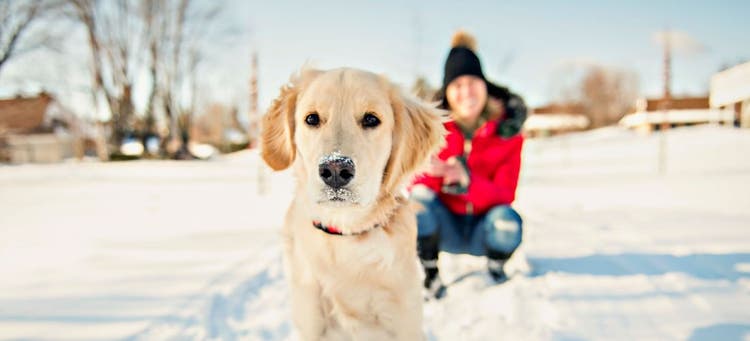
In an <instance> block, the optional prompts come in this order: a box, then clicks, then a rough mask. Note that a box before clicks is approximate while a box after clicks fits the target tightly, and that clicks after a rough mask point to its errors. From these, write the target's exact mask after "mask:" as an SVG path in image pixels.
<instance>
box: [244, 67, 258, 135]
mask: <svg viewBox="0 0 750 341" xmlns="http://www.w3.org/2000/svg"><path fill="white" fill-rule="evenodd" d="M248 121H249V126H248V129H247V140H248V142H249V145H248V147H249V148H255V147H257V146H258V142H257V140H258V135H259V134H258V133H259V130H260V129H259V122H260V115H259V113H258V53H257V52H253V54H252V56H251V57H250V108H249V112H248Z"/></svg>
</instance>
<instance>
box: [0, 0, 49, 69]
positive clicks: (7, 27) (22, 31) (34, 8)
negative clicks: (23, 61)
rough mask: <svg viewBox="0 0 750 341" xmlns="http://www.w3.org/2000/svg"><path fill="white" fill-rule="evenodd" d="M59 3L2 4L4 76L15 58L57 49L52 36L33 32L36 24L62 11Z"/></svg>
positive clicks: (4, 0)
mask: <svg viewBox="0 0 750 341" xmlns="http://www.w3.org/2000/svg"><path fill="white" fill-rule="evenodd" d="M60 5H61V3H60V2H59V1H51V0H47V1H43V0H26V1H19V0H0V72H1V71H2V69H3V66H5V65H6V63H7V62H8V61H9V60H11V59H12V58H15V57H18V56H20V55H23V54H24V53H27V52H30V51H33V50H35V49H38V48H41V47H54V42H55V39H53V36H52V35H51V34H49V32H36V34H35V32H32V31H31V26H32V24H33V23H34V22H35V21H37V20H39V19H40V18H41V17H42V16H44V15H45V14H48V13H52V12H53V10H54V9H57V8H58V7H60Z"/></svg>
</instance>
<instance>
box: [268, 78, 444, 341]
mask: <svg viewBox="0 0 750 341" xmlns="http://www.w3.org/2000/svg"><path fill="white" fill-rule="evenodd" d="M262 126H263V132H262V156H263V159H264V160H265V161H266V163H267V164H268V165H269V166H270V167H271V168H273V169H274V170H281V169H285V168H287V167H289V166H290V165H291V166H292V167H293V169H294V174H295V177H296V181H297V184H296V190H295V191H296V196H295V198H294V199H293V201H292V203H291V206H290V207H289V211H288V212H287V215H286V220H285V226H284V229H283V236H284V253H285V255H284V256H285V267H286V273H287V277H288V279H289V281H290V286H291V291H292V296H291V298H292V314H293V321H294V324H295V326H296V328H297V329H298V331H299V334H300V336H301V337H302V339H304V340H340V339H343V340H419V339H422V294H421V285H420V276H421V272H420V270H419V268H418V263H417V261H416V260H417V255H416V218H415V214H414V210H413V208H412V207H411V206H410V205H409V204H408V201H407V200H406V199H405V198H403V197H402V196H401V195H400V188H401V186H402V182H404V181H405V180H406V179H407V178H408V177H409V176H410V174H411V173H412V172H414V171H415V170H416V169H417V167H418V166H420V165H421V164H422V163H423V162H424V161H425V160H426V159H427V158H428V157H429V155H430V154H432V152H434V151H435V149H436V147H438V145H439V144H440V141H442V139H443V134H444V129H443V126H442V122H441V118H440V116H439V113H438V111H437V109H433V108H430V107H428V106H425V105H423V104H421V103H420V102H418V101H416V100H412V99H411V98H407V97H405V96H403V95H402V94H401V92H400V91H399V90H398V89H397V88H396V87H395V86H393V85H392V84H391V83H390V82H389V81H388V80H386V79H385V78H383V77H381V76H378V75H375V74H372V73H369V72H365V71H361V70H355V69H348V68H343V69H335V70H330V71H318V70H310V69H308V70H303V71H301V72H300V74H299V75H297V76H294V77H292V79H291V80H290V83H289V84H288V85H286V86H284V87H283V88H282V89H281V94H280V95H279V97H278V98H277V99H276V100H275V101H274V102H273V104H272V106H271V108H270V109H269V110H268V113H267V114H266V116H265V117H264V119H263V124H262Z"/></svg>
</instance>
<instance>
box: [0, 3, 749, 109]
mask: <svg viewBox="0 0 750 341" xmlns="http://www.w3.org/2000/svg"><path fill="white" fill-rule="evenodd" d="M224 2H225V4H226V5H225V7H224V10H223V11H222V14H221V17H220V20H219V22H218V23H216V24H215V25H216V26H215V27H211V28H210V29H211V30H213V31H217V32H226V31H229V32H233V34H232V37H231V39H216V40H217V41H223V42H221V43H214V44H213V45H214V46H215V47H214V48H213V49H212V52H211V53H210V55H209V56H208V58H207V59H206V61H205V62H204V64H203V65H202V66H201V67H200V69H199V73H200V77H201V79H202V80H204V81H205V82H206V83H205V86H204V87H203V89H202V90H201V92H200V93H199V94H198V95H199V97H201V98H202V99H203V100H204V101H222V102H228V103H229V104H237V105H240V108H241V109H240V111H241V112H246V110H245V108H246V106H247V101H248V100H247V98H248V90H247V89H248V80H249V68H250V55H251V51H253V50H256V51H257V52H258V54H259V57H260V85H261V88H260V101H261V103H260V105H261V108H266V107H267V106H268V104H269V103H270V101H271V100H272V99H273V98H274V97H275V96H276V95H277V94H278V89H279V87H280V86H281V85H282V84H284V83H285V82H286V81H287V79H288V78H289V75H290V74H292V73H293V72H295V71H296V70H298V69H299V68H300V67H301V66H302V65H303V64H305V63H311V64H312V65H313V66H316V67H319V68H335V67H341V66H351V67H358V68H363V69H367V70H370V71H374V72H377V73H383V74H385V75H387V76H388V77H390V78H391V79H392V80H394V81H395V82H397V83H400V84H401V85H403V86H405V87H408V86H410V85H411V84H412V83H413V81H414V79H415V77H416V76H417V75H424V76H426V77H427V79H428V80H429V81H430V82H431V83H432V84H433V85H436V86H439V85H440V81H441V79H442V68H443V63H444V61H445V57H446V55H447V53H448V51H449V49H450V46H449V44H450V37H451V35H452V34H453V32H454V31H455V30H456V29H459V28H463V29H465V30H467V31H469V32H471V33H472V34H474V35H475V36H476V38H477V40H478V43H479V51H478V52H479V55H480V58H481V59H482V62H483V66H484V72H485V74H486V75H487V77H488V78H490V79H491V80H493V81H495V82H497V83H500V84H504V85H507V86H509V87H510V88H512V89H513V90H514V91H516V92H517V93H519V94H521V95H523V96H524V97H525V98H526V99H527V102H529V103H530V104H531V105H533V106H537V105H542V104H545V103H547V102H548V101H549V100H550V98H551V97H552V95H553V94H554V91H553V90H554V87H553V80H554V79H555V77H556V75H558V74H559V73H560V70H563V69H564V68H565V67H566V65H571V64H575V63H599V64H603V65H608V66H613V67H618V68H621V69H627V70H631V71H633V72H635V73H636V75H637V76H638V78H639V81H640V92H641V95H645V96H658V95H660V92H661V89H662V86H663V85H662V81H661V74H662V52H661V49H660V47H659V46H658V45H657V44H656V43H655V42H654V40H653V35H654V33H655V32H657V31H660V30H664V29H665V28H670V29H673V30H677V31H681V32H684V33H686V34H687V35H689V36H690V37H692V38H693V39H694V40H695V41H697V42H699V43H700V44H702V45H703V46H704V47H705V49H704V51H702V52H699V53H683V52H679V51H678V52H677V53H676V56H675V58H674V61H673V82H672V88H673V92H674V93H675V94H678V95H679V94H705V93H707V92H708V88H709V79H710V77H711V75H712V74H714V73H715V72H716V71H717V70H718V69H719V68H720V66H721V65H722V64H735V63H738V62H741V61H747V60H750V44H748V43H747V41H749V40H748V37H747V36H748V35H750V17H748V14H750V1H719V2H714V3H711V2H708V1H640V0H636V1H621V2H615V1H494V2H493V1H473V2H462V3H459V2H458V1H450V2H448V1H340V0H336V1H317V2H301V1H291V0H278V1H246V0H224ZM198 3H199V4H201V5H203V4H206V3H203V2H198ZM207 3H208V2H207ZM211 3H212V2H211ZM69 36H70V37H72V38H71V39H69V40H70V41H69V42H68V44H67V45H68V47H67V49H66V51H67V52H66V53H65V54H64V55H60V54H58V55H54V54H52V55H50V54H49V53H47V54H41V53H40V54H38V55H36V56H32V57H30V58H26V59H25V60H21V59H19V60H17V61H13V62H12V63H10V64H9V65H8V67H7V69H6V70H3V74H2V75H3V78H0V94H2V95H4V96H6V95H12V94H13V93H14V92H18V91H19V90H18V89H22V90H24V89H39V88H47V89H52V90H53V91H54V89H55V88H57V89H62V90H61V91H63V92H65V93H66V94H65V95H64V96H65V97H67V98H69V100H68V103H71V102H72V103H71V104H70V105H71V106H72V107H73V108H78V111H85V110H86V109H80V108H85V107H86V105H77V104H76V103H79V104H80V103H85V102H90V98H91V97H90V95H89V94H88V92H87V90H86V89H87V85H86V84H87V82H89V81H90V76H89V75H88V72H87V70H88V69H89V66H88V64H87V61H86V60H87V58H88V56H89V54H88V50H87V49H86V48H83V47H84V46H86V45H85V40H84V35H83V31H82V30H80V29H77V30H76V29H72V31H71V34H70V35H69ZM227 41H231V42H230V43H227ZM45 82H46V83H45ZM47 83H51V84H47ZM141 89H143V88H141ZM26 91H27V92H28V91H29V90H26ZM139 101H140V102H142V103H145V101H144V100H143V99H140V100H139ZM199 102H200V101H199ZM136 104H137V105H138V103H136Z"/></svg>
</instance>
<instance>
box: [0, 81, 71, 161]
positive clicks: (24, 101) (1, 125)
mask: <svg viewBox="0 0 750 341" xmlns="http://www.w3.org/2000/svg"><path fill="white" fill-rule="evenodd" d="M83 128H84V127H83V126H82V125H81V122H80V121H79V120H78V119H77V118H76V117H75V115H73V114H72V113H70V112H69V111H67V110H65V108H64V107H63V106H62V105H61V104H60V103H59V102H57V101H56V100H55V99H54V98H53V97H52V96H50V95H49V94H47V93H44V92H43V93H41V94H39V95H37V96H35V97H15V98H10V99H3V100H0V161H4V162H12V163H26V162H42V163H46V162H59V161H61V160H63V159H65V158H68V157H72V156H74V155H75V154H82V150H83V148H84V147H83V145H82V144H81V145H76V144H75V143H76V142H80V141H77V140H76V138H77V137H81V136H82V135H83V134H84V133H85V132H84V131H83V130H84V129H83ZM76 149H78V150H80V152H79V153H76Z"/></svg>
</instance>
